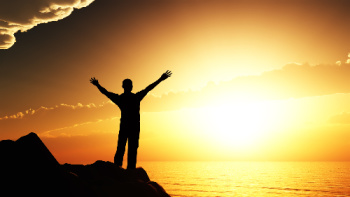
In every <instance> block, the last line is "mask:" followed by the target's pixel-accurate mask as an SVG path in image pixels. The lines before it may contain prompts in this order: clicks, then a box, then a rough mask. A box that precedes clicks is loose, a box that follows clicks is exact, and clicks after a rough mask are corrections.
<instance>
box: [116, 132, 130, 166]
mask: <svg viewBox="0 0 350 197" xmlns="http://www.w3.org/2000/svg"><path fill="white" fill-rule="evenodd" d="M126 140H127V136H126V135H125V132H123V131H122V129H120V131H119V135H118V145H117V152H116V153H115V156H114V163H115V164H117V165H118V166H120V167H121V166H122V165H123V157H124V153H125V146H126Z"/></svg>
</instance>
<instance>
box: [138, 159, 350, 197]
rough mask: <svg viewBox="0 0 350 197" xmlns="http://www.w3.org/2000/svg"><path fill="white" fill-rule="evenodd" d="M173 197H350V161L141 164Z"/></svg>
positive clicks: (152, 178) (153, 179)
mask: <svg viewBox="0 0 350 197" xmlns="http://www.w3.org/2000/svg"><path fill="white" fill-rule="evenodd" d="M139 166H142V167H143V168H144V169H145V170H146V171H147V173H148V175H149V176H150V178H151V180H152V181H156V182H158V183H159V184H160V185H162V186H163V187H164V189H165V190H166V191H167V192H168V193H169V194H170V195H171V196H174V197H176V196H179V197H180V196H181V197H193V196H201V197H214V196H255V197H260V196H287V197H288V196H327V197H329V196H337V197H345V196H347V197H350V162H140V163H139Z"/></svg>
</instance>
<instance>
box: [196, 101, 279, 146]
mask: <svg viewBox="0 0 350 197" xmlns="http://www.w3.org/2000/svg"><path fill="white" fill-rule="evenodd" d="M273 106H274V107H273ZM276 112H277V107H276V105H273V104H272V103H267V102H240V103H235V104H227V105H220V106H215V107H203V108H201V109H200V110H199V116H197V117H198V118H200V119H201V122H202V123H203V124H202V129H203V131H204V133H205V134H206V135H207V136H208V137H209V138H210V140H215V141H217V144H219V145H220V146H222V147H225V148H227V149H240V150H242V149H245V150H250V149H254V148H256V147H257V145H259V143H261V142H264V140H267V139H269V138H270V137H271V136H270V135H271V131H272V130H273V129H274V127H275V126H276V120H277V119H278V115H277V113H276Z"/></svg>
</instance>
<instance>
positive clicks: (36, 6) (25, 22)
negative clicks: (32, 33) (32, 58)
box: [0, 0, 93, 49]
mask: <svg viewBox="0 0 350 197" xmlns="http://www.w3.org/2000/svg"><path fill="white" fill-rule="evenodd" d="M92 1H93V0H26V1H23V0H0V49H8V48H10V47H11V46H12V45H13V44H14V43H15V40H16V39H15V36H14V34H15V33H16V32H18V31H21V32H25V31H27V30H29V29H32V28H33V27H35V26H37V25H38V24H41V23H48V22H51V21H58V20H61V19H63V18H65V17H67V16H69V15H70V14H71V13H72V11H73V10H74V8H77V9H79V8H82V7H86V6H88V5H89V4H90V3H91V2H92Z"/></svg>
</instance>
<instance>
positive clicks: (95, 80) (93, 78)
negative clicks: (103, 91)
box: [90, 77, 99, 86]
mask: <svg viewBox="0 0 350 197" xmlns="http://www.w3.org/2000/svg"><path fill="white" fill-rule="evenodd" d="M90 83H92V84H94V85H95V86H97V85H98V84H99V83H98V80H97V79H95V77H91V79H90Z"/></svg>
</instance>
